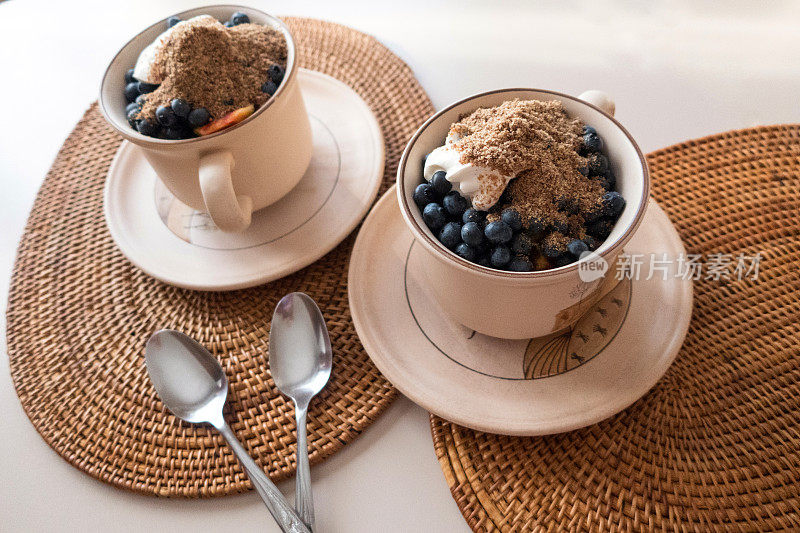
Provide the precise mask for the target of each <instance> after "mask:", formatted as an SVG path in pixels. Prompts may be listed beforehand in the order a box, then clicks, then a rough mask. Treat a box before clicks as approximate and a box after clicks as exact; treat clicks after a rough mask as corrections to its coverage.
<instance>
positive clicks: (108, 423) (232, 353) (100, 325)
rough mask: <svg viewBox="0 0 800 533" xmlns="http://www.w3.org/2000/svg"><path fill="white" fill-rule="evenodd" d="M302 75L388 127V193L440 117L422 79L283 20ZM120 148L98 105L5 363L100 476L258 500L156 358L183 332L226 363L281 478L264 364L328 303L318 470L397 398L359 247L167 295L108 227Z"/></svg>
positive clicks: (285, 413) (42, 241) (39, 232)
mask: <svg viewBox="0 0 800 533" xmlns="http://www.w3.org/2000/svg"><path fill="white" fill-rule="evenodd" d="M284 20H286V22H287V23H288V24H289V26H290V27H291V30H292V32H293V35H294V36H295V39H296V41H298V46H299V55H300V58H301V65H302V66H304V67H307V68H310V69H314V70H318V71H321V72H324V73H325V74H329V75H331V76H333V77H335V78H338V79H339V80H341V81H343V82H345V83H347V84H348V85H350V86H351V87H352V88H353V89H354V90H355V91H356V92H357V93H358V94H359V95H361V97H362V98H363V99H364V100H365V101H366V102H367V104H369V106H370V107H371V108H372V111H373V112H374V113H375V115H376V116H377V118H378V122H379V124H380V126H381V130H382V132H383V135H384V140H385V144H386V173H385V175H384V179H383V184H382V187H381V193H382V192H384V191H385V190H386V189H387V188H388V187H389V186H390V185H391V184H392V182H393V181H394V173H395V169H396V168H397V163H398V160H399V158H400V154H401V152H402V149H403V148H404V146H405V143H406V141H407V139H408V138H409V137H410V136H411V134H412V133H413V131H414V130H415V129H416V128H417V127H418V126H419V124H421V123H422V121H423V120H424V119H425V118H427V117H428V116H429V115H430V114H431V112H432V110H433V109H432V106H431V103H430V101H429V100H428V97H427V96H426V95H425V93H424V91H423V90H422V89H421V87H420V86H419V84H418V83H417V81H416V79H415V78H414V75H413V73H412V72H411V70H410V69H409V68H408V67H407V66H406V65H405V64H404V63H403V62H402V61H400V59H398V58H397V57H396V56H394V55H393V54H392V53H390V52H389V51H388V50H387V49H386V48H384V47H383V46H381V45H380V44H379V43H378V42H377V41H376V40H375V39H373V38H372V37H369V36H367V35H364V34H362V33H359V32H356V31H354V30H351V29H348V28H346V27H343V26H339V25H336V24H331V23H327V22H320V21H315V20H309V19H298V18H288V19H284ZM119 144H120V139H119V138H118V137H117V136H116V135H115V134H114V133H113V132H112V130H111V129H110V128H109V127H107V126H106V124H105V122H104V120H103V118H102V117H101V116H100V113H99V112H98V110H97V107H96V105H93V106H92V107H91V108H90V109H89V111H88V112H87V113H86V115H85V116H84V117H83V119H82V120H81V121H80V123H79V124H78V125H77V127H76V128H75V130H74V131H73V132H72V134H71V135H70V136H69V138H68V139H67V141H66V142H65V143H64V146H63V148H62V149H61V151H60V153H59V154H58V157H57V158H56V161H55V163H54V165H53V167H52V169H51V170H50V172H49V173H48V175H47V178H46V180H45V182H44V185H43V186H42V189H41V191H40V192H39V195H38V197H37V199H36V202H35V204H34V207H33V211H32V213H31V215H30V219H29V220H28V224H27V227H26V229H25V233H24V235H23V237H22V241H21V244H20V248H19V252H18V256H17V261H16V266H15V269H14V274H13V280H12V283H11V291H10V297H9V305H8V353H9V359H10V366H11V374H12V378H13V381H14V384H15V386H16V390H17V394H18V395H19V398H20V401H21V402H22V406H23V407H24V409H25V411H26V413H27V414H28V416H29V417H30V419H31V422H33V425H34V426H35V427H36V429H37V431H38V432H39V433H40V434H41V435H42V437H44V439H45V440H46V441H47V443H48V444H49V445H50V446H52V447H53V449H55V450H56V451H57V452H58V453H59V454H60V455H61V456H63V457H64V458H65V459H66V460H67V461H69V462H70V463H72V464H73V465H74V466H76V467H77V468H79V469H81V470H83V471H85V472H87V473H89V474H90V475H92V476H94V477H96V478H99V479H101V480H103V481H107V482H109V483H112V484H114V485H117V486H120V487H125V488H127V489H131V490H135V491H140V492H146V493H153V494H158V495H162V496H217V495H223V494H228V493H232V492H238V491H242V490H245V489H247V488H249V486H250V484H249V481H248V480H247V478H246V476H245V475H244V474H243V472H242V470H241V468H240V467H239V464H238V463H237V461H236V459H235V458H234V456H233V454H232V453H231V452H230V451H229V449H228V448H227V447H225V446H224V444H223V440H222V438H221V437H220V436H219V435H218V434H216V433H215V432H214V431H213V430H209V429H208V428H206V427H200V426H192V425H189V424H185V423H182V422H180V421H178V420H177V419H176V418H175V417H173V416H172V415H170V414H169V413H167V412H166V411H165V410H164V408H163V406H162V405H161V402H160V401H159V400H158V399H157V398H156V394H155V391H154V390H153V388H152V386H151V385H150V383H149V381H148V379H147V376H146V372H145V368H144V344H145V341H146V340H147V338H148V336H149V335H150V334H151V333H152V332H154V331H155V330H157V329H159V328H174V329H179V330H181V331H184V332H186V333H187V334H189V335H191V336H192V337H194V338H196V339H198V340H199V341H201V342H202V343H203V344H205V345H206V346H207V347H208V348H209V349H210V350H211V351H212V352H213V353H214V354H216V355H217V356H218V357H219V358H220V359H221V360H222V363H223V366H224V368H225V370H226V372H227V374H228V379H229V380H230V384H231V386H230V389H231V391H230V395H229V398H228V399H229V403H230V405H229V409H228V413H227V417H228V420H229V421H230V422H231V425H232V427H233V430H234V431H235V432H236V434H237V435H238V437H239V438H240V439H241V440H242V442H243V443H244V444H245V446H246V447H247V449H248V450H249V451H250V453H251V454H252V455H253V456H254V457H255V458H256V461H257V462H258V463H259V464H260V465H261V466H263V467H264V468H265V469H266V470H267V471H268V473H269V475H270V477H272V478H273V479H281V478H285V477H287V476H289V475H291V474H293V473H294V470H295V459H294V457H295V449H296V441H295V437H294V431H295V424H294V411H293V409H292V407H291V405H290V403H289V402H287V401H286V400H285V399H284V398H283V397H282V396H281V395H280V394H279V393H278V392H277V391H276V389H275V387H274V384H273V382H272V379H271V377H270V374H269V371H268V366H267V357H268V356H267V346H268V332H269V327H270V320H271V317H272V311H273V309H274V307H275V304H276V303H277V301H278V300H279V299H280V298H281V297H282V296H283V295H284V294H286V293H288V292H291V291H303V292H306V293H308V294H309V295H311V296H312V297H313V298H314V299H316V301H317V302H318V303H319V305H320V307H321V309H322V311H323V313H324V315H325V319H326V320H327V323H328V327H329V329H330V334H331V342H332V344H333V348H334V362H333V365H334V367H333V375H332V378H331V382H330V384H329V385H328V386H327V388H326V389H325V390H324V391H323V392H322V394H320V396H318V397H317V399H315V400H314V402H313V403H312V406H311V411H310V413H309V446H310V452H311V462H312V463H318V462H320V461H322V460H323V459H324V458H326V457H328V456H330V455H331V454H333V453H334V452H336V451H337V450H339V449H340V448H341V447H342V446H344V445H345V444H347V443H348V442H350V441H351V440H353V439H354V438H355V437H356V436H358V435H359V434H360V433H361V432H362V431H363V430H364V429H365V428H366V427H367V426H368V425H369V424H370V423H371V422H373V421H374V420H375V419H376V418H377V417H378V415H380V414H381V412H382V411H383V410H384V409H385V408H386V407H387V406H388V405H389V403H390V402H391V401H392V400H393V399H394V398H395V396H396V392H395V390H394V389H393V388H392V386H391V385H390V384H389V383H388V382H387V381H386V380H385V379H384V378H383V377H382V376H381V374H380V373H379V372H378V370H377V369H376V368H375V366H374V365H373V364H372V362H371V361H370V359H369V357H368V356H367V354H366V352H365V351H364V349H363V348H362V346H361V343H360V342H359V340H358V337H357V336H356V333H355V330H354V328H353V323H352V321H351V318H350V311H349V307H348V301H347V286H346V284H347V263H348V258H349V256H350V250H351V248H352V245H353V237H352V236H351V237H349V238H348V239H346V240H345V241H344V243H342V244H341V245H340V246H338V247H337V248H336V249H335V250H333V251H332V252H331V253H329V254H327V255H326V256H325V257H323V258H322V259H320V260H319V261H318V262H317V263H315V264H313V265H311V266H309V267H308V268H305V269H304V270H302V271H300V272H298V273H296V274H294V275H291V276H288V277H286V278H283V279H281V280H278V281H276V282H273V283H269V284H267V285H263V286H260V287H257V288H253V289H248V290H242V291H235V292H225V293H201V292H192V291H187V290H182V289H178V288H174V287H170V286H167V285H164V284H162V283H160V282H158V281H156V280H154V279H151V278H149V277H148V276H146V275H145V274H143V273H142V272H141V271H139V270H138V269H137V268H135V267H134V266H133V265H131V264H130V263H129V262H128V261H127V260H126V259H125V258H124V257H123V256H122V254H121V253H120V252H119V250H117V248H116V246H115V245H114V243H113V242H112V240H111V237H110V235H109V233H108V231H107V229H106V225H105V221H104V219H103V209H102V197H103V185H104V181H105V177H106V173H107V171H108V167H109V164H110V163H111V159H112V157H113V156H114V153H115V152H116V151H117V148H118V147H119Z"/></svg>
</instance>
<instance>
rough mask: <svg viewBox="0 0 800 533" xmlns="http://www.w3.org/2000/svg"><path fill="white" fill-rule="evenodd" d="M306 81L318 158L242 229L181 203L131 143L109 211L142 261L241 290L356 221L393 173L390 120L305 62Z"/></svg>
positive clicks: (119, 238)
mask: <svg viewBox="0 0 800 533" xmlns="http://www.w3.org/2000/svg"><path fill="white" fill-rule="evenodd" d="M299 79H300V86H301V89H302V91H303V98H304V100H305V103H306V108H307V109H308V113H309V115H310V118H311V127H312V133H313V139H314V141H313V142H314V153H313V155H312V158H311V163H310V165H309V168H308V170H307V171H306V174H305V175H304V176H303V178H302V180H301V181H300V183H299V184H298V185H297V186H296V187H295V188H294V189H293V190H292V191H291V192H290V193H289V194H288V195H286V196H285V197H284V198H282V199H281V200H280V201H278V202H276V203H275V204H273V205H271V206H268V207H266V208H264V209H262V210H260V211H257V212H255V213H253V221H252V224H251V226H250V227H249V228H248V229H247V230H245V231H243V232H241V233H238V234H230V233H223V232H221V231H219V230H218V229H217V228H216V227H215V226H214V225H213V223H212V222H211V220H210V219H209V218H208V215H206V214H205V213H201V212H198V211H195V210H193V209H191V208H190V207H187V206H186V205H184V204H182V203H181V202H179V201H178V200H176V199H175V198H174V197H173V196H172V194H171V193H170V192H169V191H168V190H167V189H166V187H165V186H164V185H163V184H162V183H161V181H160V180H159V179H158V178H157V177H156V175H155V172H153V170H152V169H151V168H150V166H149V165H148V164H147V161H145V159H144V156H143V155H142V153H141V152H140V151H139V149H137V148H136V147H135V146H133V145H131V144H130V143H128V142H123V143H122V146H120V149H119V152H117V155H116V157H115V158H114V161H113V162H112V163H111V167H110V169H109V171H108V179H107V181H106V190H105V206H104V210H105V216H106V223H107V225H108V228H109V230H110V232H111V235H112V237H113V238H114V240H115V242H116V243H117V245H118V246H119V248H120V250H122V253H123V254H125V256H126V257H127V258H128V259H129V260H130V261H131V262H132V263H134V264H135V265H136V266H138V267H139V268H141V269H142V270H143V271H145V272H146V273H147V274H149V275H151V276H153V277H154V278H157V279H159V280H161V281H164V282H165V283H169V284H171V285H177V286H179V287H184V288H189V289H196V290H232V289H241V288H245V287H251V286H254V285H259V284H261V283H265V282H268V281H272V280H274V279H277V278H280V277H283V276H285V275H287V274H290V273H292V272H295V271H297V270H300V269H301V268H303V267H305V266H308V265H309V264H311V263H313V262H314V261H316V260H317V259H319V258H320V257H322V256H323V255H325V254H326V253H328V252H329V251H330V250H332V249H333V248H334V247H335V246H336V245H337V244H339V243H340V242H341V241H342V240H343V239H344V238H345V237H346V236H347V235H348V234H349V233H350V232H351V231H352V230H353V228H355V227H356V225H357V224H358V223H359V222H360V221H361V219H362V218H363V217H364V215H365V214H366V212H367V211H368V210H369V207H370V205H372V202H373V200H374V199H375V195H376V194H377V192H378V188H379V187H380V183H381V179H382V177H383V165H384V146H383V137H382V135H381V130H380V127H379V126H378V123H377V121H376V119H375V117H374V115H373V114H372V112H371V111H370V109H369V107H368V106H367V104H366V103H365V102H364V101H363V100H362V99H361V98H360V97H359V96H358V95H357V94H356V93H355V92H354V91H353V90H352V89H351V88H350V87H348V86H347V85H345V84H343V83H342V82H340V81H338V80H336V79H334V78H331V77H330V76H326V75H325V74H321V73H319V72H314V71H310V70H302V69H301V70H300V72H299ZM290 156H291V155H289V157H290Z"/></svg>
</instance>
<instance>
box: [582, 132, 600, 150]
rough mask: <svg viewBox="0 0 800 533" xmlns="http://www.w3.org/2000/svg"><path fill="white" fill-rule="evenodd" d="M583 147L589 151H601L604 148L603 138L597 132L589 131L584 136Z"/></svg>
mask: <svg viewBox="0 0 800 533" xmlns="http://www.w3.org/2000/svg"><path fill="white" fill-rule="evenodd" d="M583 148H584V150H586V151H587V152H599V151H600V150H602V149H603V140H602V139H601V138H600V136H599V135H597V133H596V132H589V133H586V134H584V136H583Z"/></svg>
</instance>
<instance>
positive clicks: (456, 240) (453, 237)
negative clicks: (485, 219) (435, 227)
mask: <svg viewBox="0 0 800 533" xmlns="http://www.w3.org/2000/svg"><path fill="white" fill-rule="evenodd" d="M439 242H440V243H442V244H444V245H445V246H447V247H448V248H450V249H451V250H453V249H455V247H456V246H458V245H459V244H461V224H460V223H459V222H448V223H447V224H445V225H444V227H443V228H442V231H440V232H439Z"/></svg>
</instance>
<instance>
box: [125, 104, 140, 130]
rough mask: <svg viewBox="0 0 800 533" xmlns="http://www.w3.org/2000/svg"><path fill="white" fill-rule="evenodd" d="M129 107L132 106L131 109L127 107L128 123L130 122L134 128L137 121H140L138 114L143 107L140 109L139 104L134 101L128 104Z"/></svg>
mask: <svg viewBox="0 0 800 533" xmlns="http://www.w3.org/2000/svg"><path fill="white" fill-rule="evenodd" d="M130 106H134V107H133V108H130ZM128 107H129V108H130V109H126V116H127V117H128V124H130V125H131V127H132V128H136V123H137V122H138V119H137V118H136V115H138V114H139V111H141V109H139V106H137V105H136V103H135V102H134V103H132V104H128Z"/></svg>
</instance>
